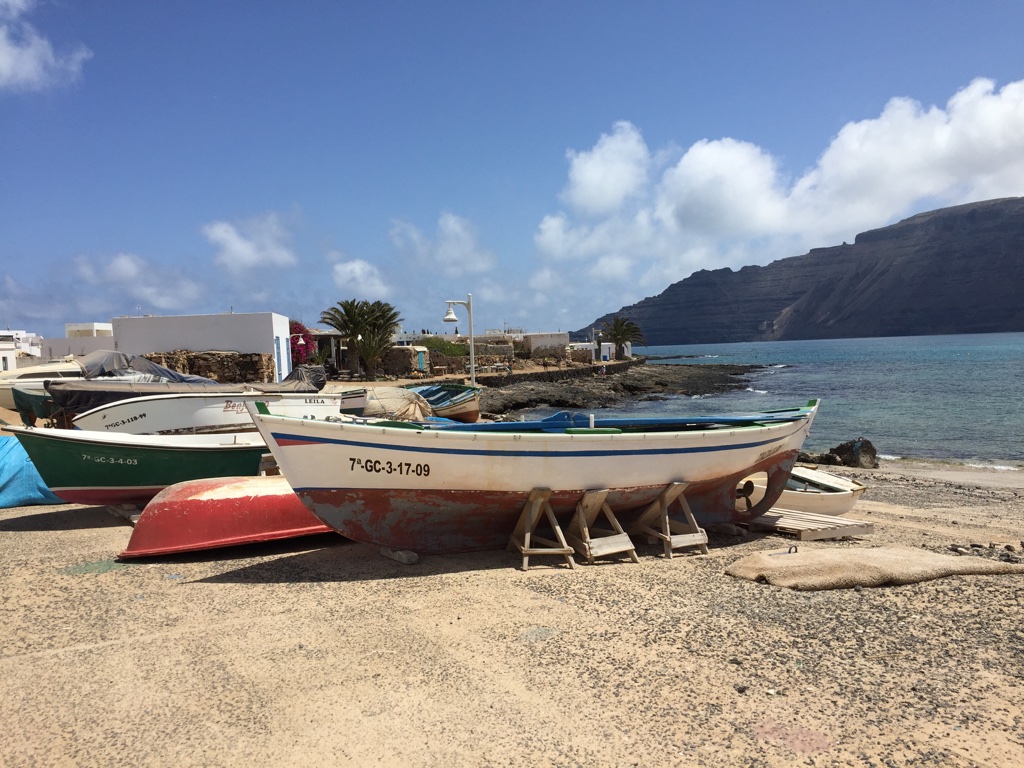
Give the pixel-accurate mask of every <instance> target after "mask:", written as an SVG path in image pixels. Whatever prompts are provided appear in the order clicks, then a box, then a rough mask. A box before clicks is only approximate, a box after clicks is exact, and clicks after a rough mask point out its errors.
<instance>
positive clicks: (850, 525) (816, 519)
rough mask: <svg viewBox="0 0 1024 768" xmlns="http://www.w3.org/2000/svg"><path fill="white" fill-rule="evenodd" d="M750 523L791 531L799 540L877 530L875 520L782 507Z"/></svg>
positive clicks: (853, 534)
mask: <svg viewBox="0 0 1024 768" xmlns="http://www.w3.org/2000/svg"><path fill="white" fill-rule="evenodd" d="M749 525H750V527H751V528H752V529H758V530H771V531H778V532H780V533H789V534H792V535H794V536H796V537H797V539H798V540H800V541H815V540H818V539H841V538H844V537H846V536H863V535H865V534H868V533H872V532H873V531H874V530H875V526H874V524H873V523H867V522H863V521H861V520H851V519H849V518H846V517H832V516H830V515H819V514H816V513H814V512H800V511H797V510H794V509H779V508H774V509H772V510H771V511H769V512H767V513H765V514H763V515H761V517H758V518H755V519H754V520H751V521H750V524H749Z"/></svg>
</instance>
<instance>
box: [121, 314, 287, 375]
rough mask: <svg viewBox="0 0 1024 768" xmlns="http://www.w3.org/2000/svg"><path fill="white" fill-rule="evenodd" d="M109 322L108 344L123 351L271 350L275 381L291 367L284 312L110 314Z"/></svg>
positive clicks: (249, 351) (248, 351) (242, 351)
mask: <svg viewBox="0 0 1024 768" xmlns="http://www.w3.org/2000/svg"><path fill="white" fill-rule="evenodd" d="M113 328H114V349H116V350H117V351H119V352H124V353H125V354H126V355H146V354H149V353H151V352H174V351H176V350H179V349H187V350H189V351H191V352H211V351H219V352H241V353H243V354H251V353H263V354H269V355H273V356H274V369H275V370H276V371H277V379H278V381H280V380H281V379H283V378H284V377H285V376H287V375H288V374H289V373H291V370H292V345H291V344H290V343H289V340H290V337H289V329H288V318H287V317H285V316H284V315H278V314H276V313H274V312H247V313H234V312H231V313H228V314H219V315H172V316H160V315H142V316H141V317H115V318H114V323H113Z"/></svg>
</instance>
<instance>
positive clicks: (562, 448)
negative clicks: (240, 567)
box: [247, 401, 818, 553]
mask: <svg viewBox="0 0 1024 768" xmlns="http://www.w3.org/2000/svg"><path fill="white" fill-rule="evenodd" d="M247 407H248V408H249V409H250V412H251V413H252V415H253V421H254V422H255V424H256V426H257V427H258V428H259V430H260V433H261V434H262V435H263V437H264V439H265V440H266V442H267V447H268V448H269V450H270V451H271V452H272V453H273V454H274V458H275V459H276V461H277V464H278V466H279V468H280V470H281V473H282V474H283V475H284V476H285V478H286V479H287V480H288V482H289V483H290V484H291V486H292V488H294V490H295V492H296V493H297V494H298V496H299V498H300V499H301V500H302V501H303V503H305V504H306V505H307V507H309V509H310V511H311V512H312V513H313V514H314V515H316V516H317V517H318V518H319V519H320V520H321V521H323V522H324V523H325V524H326V525H328V526H330V527H331V528H332V529H333V530H335V531H337V532H338V533H341V534H342V535H344V536H347V537H349V538H351V539H355V540H357V541H363V542H369V543H372V544H377V545H380V546H383V547H388V548H391V549H408V550H413V551H416V552H422V553H442V552H461V551H468V550H475V549H492V548H500V547H503V546H505V544H506V542H507V541H508V539H509V535H510V534H511V533H512V531H513V528H514V527H515V525H516V521H517V519H518V517H519V515H520V512H521V511H522V509H523V507H524V504H526V502H527V500H528V498H529V497H530V494H531V492H532V491H533V490H534V489H546V490H549V491H550V497H549V498H548V501H549V503H550V505H551V507H552V510H553V511H554V514H555V515H556V516H557V515H568V514H571V512H572V511H573V510H574V509H575V506H576V504H577V503H578V502H579V501H580V500H581V498H582V497H583V495H584V494H585V493H586V492H588V491H590V490H594V489H607V490H608V495H607V504H608V505H609V507H610V508H611V509H613V510H614V512H615V514H616V515H619V516H620V519H625V520H626V521H627V522H628V518H629V515H630V513H633V514H634V516H635V515H639V513H640V512H641V511H642V510H643V509H644V508H646V507H647V506H649V505H650V504H651V503H652V502H654V501H655V500H657V499H658V497H659V496H660V495H661V494H662V493H663V491H664V490H665V489H666V487H667V486H669V485H670V484H672V483H686V484H687V485H686V488H685V498H686V500H687V502H688V504H689V507H690V508H691V509H692V511H693V514H694V515H695V517H696V519H697V521H698V522H700V523H701V524H703V525H709V524H713V523H718V522H739V521H743V520H748V519H750V518H753V517H757V516H758V515H760V514H762V513H764V512H766V511H767V510H768V509H769V508H770V507H771V506H772V505H773V504H775V502H776V501H777V499H778V497H779V495H780V494H781V493H782V490H783V488H784V487H785V484H786V481H787V480H788V479H789V477H790V473H791V470H792V468H793V465H794V463H795V462H796V457H797V453H798V451H799V450H800V448H801V446H802V445H803V443H804V439H805V438H806V436H807V433H808V431H809V429H810V426H811V422H812V421H813V419H814V416H815V414H816V413H817V410H818V401H812V402H811V403H809V404H808V405H807V406H805V407H801V408H791V409H785V410H779V411H771V412H765V413H760V414H742V415H731V416H703V417H694V418H691V419H595V418H594V417H593V416H591V417H589V419H588V418H587V417H585V416H584V417H583V418H581V419H579V418H574V417H573V416H572V415H569V414H558V415H556V417H552V418H550V419H545V420H541V421H535V422H500V423H490V424H457V423H449V424H446V425H423V424H410V425H400V424H372V423H360V422H356V421H349V422H326V421H317V420H302V419H295V418H289V417H285V416H275V415H272V414H271V413H270V412H269V411H268V410H267V409H266V408H265V407H261V406H259V404H258V403H257V404H248V405H247ZM759 473H763V474H764V476H765V479H766V492H765V495H764V497H763V498H762V499H761V500H760V501H759V502H758V503H756V504H753V505H751V507H750V508H749V509H737V506H736V489H737V486H738V485H739V483H740V482H741V481H743V479H744V478H746V477H748V476H750V475H754V474H759Z"/></svg>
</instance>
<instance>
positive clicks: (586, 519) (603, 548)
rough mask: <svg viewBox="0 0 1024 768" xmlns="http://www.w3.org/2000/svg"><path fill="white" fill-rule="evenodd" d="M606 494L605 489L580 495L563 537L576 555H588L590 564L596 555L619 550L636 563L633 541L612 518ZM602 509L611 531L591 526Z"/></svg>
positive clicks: (637, 559) (599, 555)
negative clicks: (580, 497)
mask: <svg viewBox="0 0 1024 768" xmlns="http://www.w3.org/2000/svg"><path fill="white" fill-rule="evenodd" d="M607 497H608V490H607V489H602V490H595V491H587V492H586V493H584V494H583V498H582V499H580V501H579V503H578V504H577V505H576V514H574V515H573V518H572V522H571V523H569V528H568V529H567V530H566V532H565V538H566V539H568V541H569V543H570V544H572V546H573V549H575V550H576V552H577V553H578V554H580V555H582V556H583V557H585V558H587V562H588V563H593V562H594V558H595V557H601V556H603V555H614V554H616V553H618V552H628V553H629V557H630V559H631V560H632V561H633V562H634V563H639V562H640V558H638V557H637V556H636V549H635V548H634V547H633V541H632V539H630V538H629V534H628V533H626V532H625V531H624V530H623V529H622V526H621V525H620V524H619V521H618V520H617V519H616V518H615V513H614V512H612V509H611V507H609V506H608V502H607V501H605V499H606V498H607ZM601 512H604V516H605V519H607V521H608V524H609V525H611V527H612V530H610V531H608V530H605V529H596V528H594V527H593V526H594V523H595V522H597V516H598V514H600V513H601ZM594 534H598V535H597V536H595V535H594Z"/></svg>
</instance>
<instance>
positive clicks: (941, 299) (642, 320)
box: [579, 197, 1024, 346]
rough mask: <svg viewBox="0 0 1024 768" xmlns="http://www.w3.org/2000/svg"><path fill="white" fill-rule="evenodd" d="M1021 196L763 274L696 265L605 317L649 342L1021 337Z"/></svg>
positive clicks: (771, 267) (924, 219) (930, 217)
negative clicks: (622, 321)
mask: <svg viewBox="0 0 1024 768" xmlns="http://www.w3.org/2000/svg"><path fill="white" fill-rule="evenodd" d="M1022 285H1024V198H1021V197H1014V198H1004V199H1001V200H988V201H985V202H977V203H969V204H966V205H958V206H955V207H952V208H942V209H939V210H935V211H930V212H928V213H921V214H918V215H916V216H912V217H910V218H908V219H904V220H903V221H900V222H898V223H896V224H893V225H891V226H888V227H883V228H882V229H876V230H871V231H868V232H863V233H861V234H859V235H857V238H856V240H855V241H854V243H853V244H852V245H848V244H846V243H843V244H842V245H837V246H832V247H830V248H814V249H812V250H811V251H810V252H809V253H806V254H804V255H802V256H793V257H790V258H785V259H780V260H779V261H775V262H772V263H771V264H768V265H766V266H763V267H758V266H749V267H743V268H742V269H740V270H739V271H733V270H731V269H728V268H725V269H717V270H710V271H709V270H702V271H700V272H695V273H694V274H692V275H690V277H688V278H686V279H685V280H680V281H679V282H677V283H673V284H672V285H670V286H669V287H668V288H666V289H665V291H663V292H662V293H661V294H659V295H657V296H652V297H649V298H646V299H644V300H642V301H640V302H638V303H637V304H633V305H631V306H627V307H623V308H622V309H620V310H618V311H617V312H614V313H610V314H608V315H605V316H604V317H600V318H598V319H597V320H595V321H594V323H593V324H592V325H591V326H587V327H586V328H584V329H581V330H580V332H579V333H580V334H582V335H588V334H589V333H590V329H591V327H594V326H596V327H600V326H601V324H602V323H604V322H606V321H607V320H609V319H610V318H611V317H612V316H613V315H615V314H618V315H624V316H626V317H629V318H631V319H632V320H634V321H635V322H636V323H637V324H638V325H639V326H640V327H641V329H642V330H643V332H644V335H645V336H646V339H647V343H648V344H650V345H652V346H658V345H668V344H715V343H727V342H739V341H778V340H787V339H838V338H863V337H873V336H921V335H934V334H956V333H998V332H1008V331H1024V301H1022V300H1021V294H1020V286H1022Z"/></svg>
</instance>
